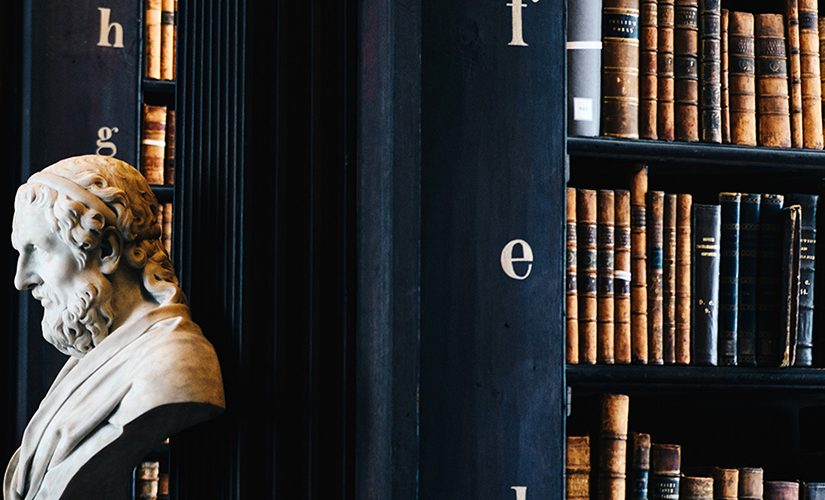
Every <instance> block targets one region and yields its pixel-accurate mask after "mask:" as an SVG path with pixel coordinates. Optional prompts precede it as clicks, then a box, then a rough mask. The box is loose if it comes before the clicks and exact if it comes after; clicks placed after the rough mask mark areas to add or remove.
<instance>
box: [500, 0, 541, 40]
mask: <svg viewBox="0 0 825 500" xmlns="http://www.w3.org/2000/svg"><path fill="white" fill-rule="evenodd" d="M531 1H532V2H533V3H538V1H539V0H531ZM507 7H510V16H511V18H512V21H513V22H512V25H513V36H512V37H511V39H510V43H508V44H507V45H512V46H514V47H527V42H525V41H524V33H523V30H522V22H521V18H522V16H521V9H524V8H526V7H527V4H525V3H524V0H511V1H510V3H508V4H507Z"/></svg>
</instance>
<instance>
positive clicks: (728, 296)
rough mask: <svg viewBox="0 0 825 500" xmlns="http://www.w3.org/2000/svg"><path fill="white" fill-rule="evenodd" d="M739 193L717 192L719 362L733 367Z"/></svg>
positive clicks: (736, 304) (737, 277)
mask: <svg viewBox="0 0 825 500" xmlns="http://www.w3.org/2000/svg"><path fill="white" fill-rule="evenodd" d="M741 199H742V195H741V193H719V205H720V206H721V207H722V208H721V210H722V242H721V258H720V261H719V365H720V366H736V364H737V353H738V348H737V347H738V342H737V327H738V317H739V316H738V312H739V209H740V204H741Z"/></svg>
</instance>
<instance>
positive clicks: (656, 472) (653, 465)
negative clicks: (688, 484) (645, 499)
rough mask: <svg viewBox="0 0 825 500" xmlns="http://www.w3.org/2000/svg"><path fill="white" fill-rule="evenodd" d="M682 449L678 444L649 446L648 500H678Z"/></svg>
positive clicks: (654, 444)
mask: <svg viewBox="0 0 825 500" xmlns="http://www.w3.org/2000/svg"><path fill="white" fill-rule="evenodd" d="M681 467H682V448H681V447H680V446H679V445H678V444H658V443H653V444H651V445H650V483H649V486H650V488H649V495H648V496H649V497H650V500H678V499H679V477H680V474H681Z"/></svg>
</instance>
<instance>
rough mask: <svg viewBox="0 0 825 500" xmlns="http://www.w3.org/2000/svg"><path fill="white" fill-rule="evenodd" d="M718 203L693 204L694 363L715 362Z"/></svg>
mask: <svg viewBox="0 0 825 500" xmlns="http://www.w3.org/2000/svg"><path fill="white" fill-rule="evenodd" d="M721 222H722V221H721V211H720V207H719V205H703V204H699V203H697V204H695V205H693V230H694V237H693V242H694V243H693V293H694V296H693V352H692V355H691V359H692V360H693V364H696V365H710V366H716V364H717V359H718V351H717V346H718V343H719V330H718V328H719V322H718V321H719V257H720V256H719V243H720V239H721V234H720V233H721Z"/></svg>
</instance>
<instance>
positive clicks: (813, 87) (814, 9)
mask: <svg viewBox="0 0 825 500" xmlns="http://www.w3.org/2000/svg"><path fill="white" fill-rule="evenodd" d="M798 1H799V58H800V69H801V72H802V82H801V83H802V133H803V137H802V139H803V145H804V146H805V147H806V148H810V149H822V146H823V138H822V87H821V81H820V77H821V75H820V67H819V65H820V60H819V22H818V19H817V14H818V10H819V5H818V1H817V0H798ZM803 217H804V216H803Z"/></svg>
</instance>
